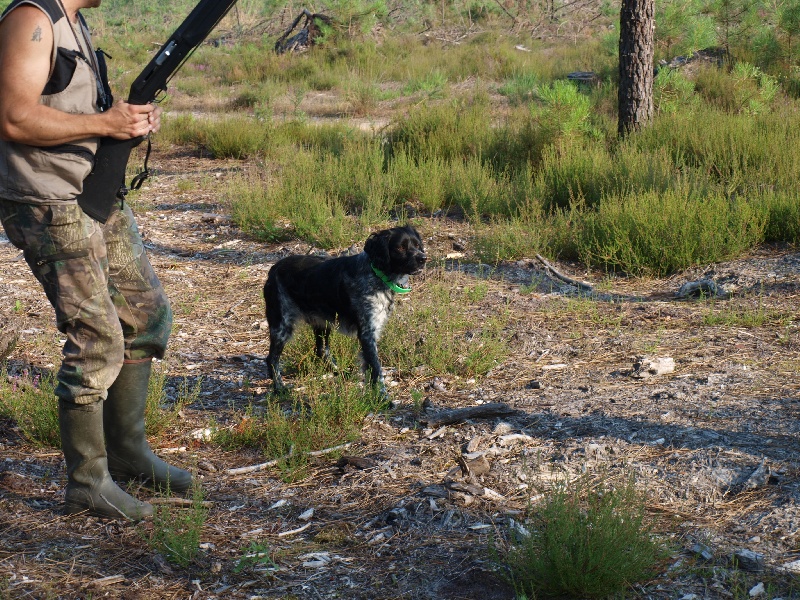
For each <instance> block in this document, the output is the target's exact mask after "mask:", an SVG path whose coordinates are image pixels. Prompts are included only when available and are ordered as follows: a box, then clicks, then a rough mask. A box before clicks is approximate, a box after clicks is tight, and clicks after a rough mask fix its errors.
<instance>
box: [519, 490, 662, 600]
mask: <svg viewBox="0 0 800 600" xmlns="http://www.w3.org/2000/svg"><path fill="white" fill-rule="evenodd" d="M527 528H528V530H529V534H530V535H529V536H524V535H521V534H515V535H514V536H513V538H512V541H511V543H510V547H509V549H508V551H507V552H506V554H505V562H506V564H507V565H508V567H509V569H510V579H511V582H512V583H513V585H514V587H515V588H516V590H517V593H518V594H519V595H520V596H522V595H525V596H527V597H530V598H535V597H536V594H544V595H548V596H561V595H569V596H571V597H578V598H606V597H608V596H611V595H613V594H620V593H623V592H624V591H625V590H626V589H628V588H629V586H630V585H631V584H633V583H636V582H639V581H643V580H645V579H648V578H649V577H651V576H652V575H653V574H654V573H655V571H656V567H657V566H658V563H659V561H660V558H661V556H662V555H663V549H662V546H661V544H660V543H659V541H658V540H657V539H656V538H655V536H654V535H653V532H652V529H651V526H650V525H649V524H648V523H647V521H646V519H645V503H644V499H643V498H642V497H641V496H640V495H639V494H638V493H637V491H636V489H635V487H634V482H633V479H630V480H628V481H627V482H626V483H625V484H624V485H622V486H621V487H619V488H613V487H610V486H607V487H602V488H600V489H592V488H591V487H590V485H589V482H588V480H587V479H586V478H584V479H579V480H578V481H575V482H566V481H561V482H559V483H558V484H556V486H555V489H554V490H552V491H550V492H548V494H547V498H546V499H545V500H544V501H543V504H542V505H541V506H538V507H536V508H535V509H533V513H532V515H531V519H530V520H529V522H528V523H527Z"/></svg>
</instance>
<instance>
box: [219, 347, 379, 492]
mask: <svg viewBox="0 0 800 600" xmlns="http://www.w3.org/2000/svg"><path fill="white" fill-rule="evenodd" d="M286 358H287V361H286V362H287V364H289V360H288V358H289V357H288V356H287V357H286ZM337 358H338V357H337ZM315 363H317V361H313V360H312V361H307V362H305V363H303V364H301V365H300V369H301V374H300V375H299V376H295V375H296V371H294V370H293V369H288V368H287V370H286V373H287V374H288V375H290V376H291V379H292V380H293V382H294V383H295V386H294V389H293V390H292V392H291V393H290V394H289V395H288V396H271V397H269V398H268V399H267V401H266V403H265V404H262V405H258V406H252V405H251V406H250V407H248V408H247V409H246V410H244V411H241V412H240V413H239V414H237V415H236V416H235V417H234V419H235V422H234V424H233V425H231V426H229V427H224V428H223V427H219V426H215V427H214V430H215V433H214V435H213V438H212V439H213V441H214V443H216V444H218V445H220V446H221V447H223V448H227V449H239V448H257V449H259V450H260V451H261V452H263V454H264V456H265V457H266V458H267V459H277V460H278V463H277V467H278V468H279V469H280V470H281V471H282V472H283V474H284V477H285V478H287V479H290V480H291V479H297V478H302V477H303V476H304V474H305V468H306V467H307V465H308V460H309V456H308V453H309V452H313V451H316V450H323V449H327V448H332V447H335V446H339V445H341V444H343V443H346V442H350V441H353V440H355V439H357V438H358V437H359V435H360V432H361V425H362V423H363V420H364V417H366V415H367V414H369V413H370V412H373V411H375V410H377V409H378V408H380V407H382V406H383V400H382V398H381V397H380V396H379V394H377V392H376V391H375V390H372V389H371V388H368V387H367V388H365V387H363V386H361V385H360V384H359V380H360V377H361V376H360V373H359V374H357V375H355V374H351V375H349V376H348V375H333V376H331V375H329V374H328V373H327V367H326V366H324V365H322V364H315ZM340 368H341V365H340ZM355 377H358V380H357V379H355Z"/></svg>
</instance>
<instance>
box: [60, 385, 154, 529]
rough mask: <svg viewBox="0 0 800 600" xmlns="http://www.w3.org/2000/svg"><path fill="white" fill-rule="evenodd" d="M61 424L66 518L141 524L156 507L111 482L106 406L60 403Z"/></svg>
mask: <svg viewBox="0 0 800 600" xmlns="http://www.w3.org/2000/svg"><path fill="white" fill-rule="evenodd" d="M58 424H59V428H60V430H61V447H62V448H63V450H64V460H65V461H66V463H67V492H66V497H65V499H66V510H65V512H66V514H68V515H69V514H75V513H80V512H84V511H86V512H88V513H89V514H92V515H95V516H98V517H108V518H112V519H119V518H123V519H129V520H132V521H140V520H142V519H143V518H145V517H149V516H150V515H152V514H153V507H152V506H151V505H150V504H148V503H147V502H141V501H139V500H137V499H136V498H134V497H133V496H130V495H128V494H127V493H125V492H124V491H123V490H121V489H120V488H119V487H118V486H117V484H116V483H114V481H113V480H112V479H111V476H110V475H109V472H108V462H107V460H106V447H105V443H104V440H103V403H102V402H95V403H93V404H74V403H72V402H66V401H64V400H59V402H58Z"/></svg>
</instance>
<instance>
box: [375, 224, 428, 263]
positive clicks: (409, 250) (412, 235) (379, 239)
mask: <svg viewBox="0 0 800 600" xmlns="http://www.w3.org/2000/svg"><path fill="white" fill-rule="evenodd" d="M364 252H366V253H367V256H369V259H370V261H371V262H372V264H373V266H375V268H377V269H380V270H381V271H383V272H384V273H386V274H387V275H413V274H415V273H419V272H420V271H421V270H422V267H424V266H425V261H426V260H428V257H427V255H426V254H425V249H424V248H423V247H422V238H420V237H419V233H417V230H416V229H414V228H413V227H411V226H410V225H406V226H404V227H393V228H392V229H385V230H383V231H378V232H376V233H373V234H372V235H370V236H369V238H367V241H366V243H365V244H364Z"/></svg>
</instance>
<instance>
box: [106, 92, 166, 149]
mask: <svg viewBox="0 0 800 600" xmlns="http://www.w3.org/2000/svg"><path fill="white" fill-rule="evenodd" d="M161 112H162V109H161V107H160V106H154V105H152V104H144V105H142V104H128V103H127V102H125V101H120V102H117V103H116V104H115V105H114V106H112V107H111V108H110V109H108V110H107V111H106V112H105V116H106V117H107V118H108V119H109V132H108V134H107V135H109V136H110V137H113V138H115V139H118V140H127V139H131V138H137V137H141V136H145V135H147V134H148V133H151V132H152V133H155V132H156V131H158V130H159V128H160V127H161Z"/></svg>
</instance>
